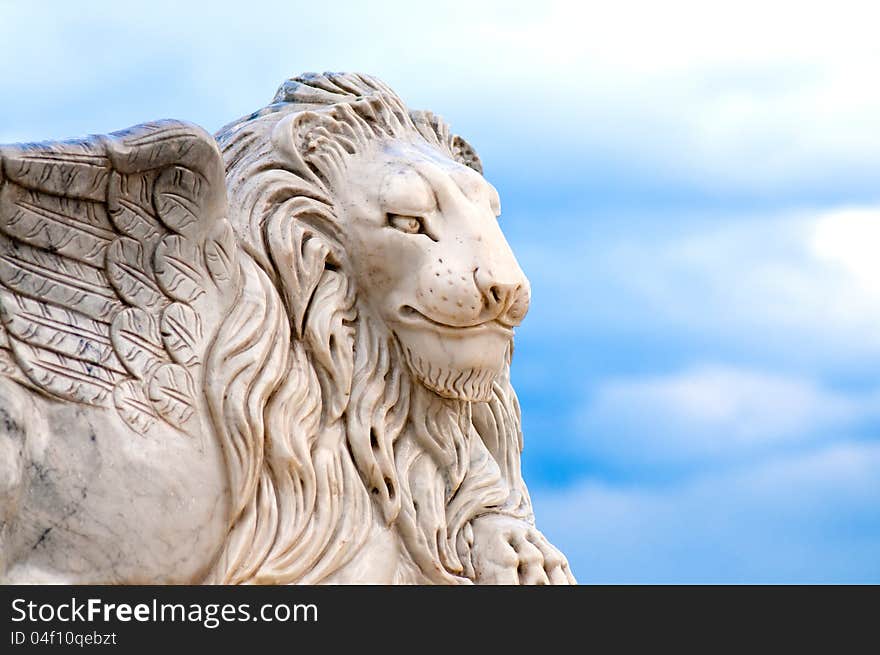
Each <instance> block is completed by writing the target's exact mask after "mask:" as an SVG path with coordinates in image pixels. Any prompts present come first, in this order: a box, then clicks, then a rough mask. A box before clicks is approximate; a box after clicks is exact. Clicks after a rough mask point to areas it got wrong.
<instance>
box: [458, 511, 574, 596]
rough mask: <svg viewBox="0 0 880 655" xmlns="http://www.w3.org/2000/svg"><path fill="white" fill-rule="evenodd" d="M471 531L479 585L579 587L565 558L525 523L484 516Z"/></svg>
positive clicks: (472, 551)
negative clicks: (573, 585)
mask: <svg viewBox="0 0 880 655" xmlns="http://www.w3.org/2000/svg"><path fill="white" fill-rule="evenodd" d="M472 529H473V546H472V549H471V560H472V563H473V571H474V581H475V582H476V583H477V584H505V585H542V584H543V585H546V584H552V585H569V584H577V582H576V581H575V579H574V576H573V575H572V573H571V569H570V568H569V566H568V561H567V560H566V559H565V556H564V555H563V554H562V553H561V552H559V550H558V549H557V548H556V547H555V546H553V545H552V544H551V543H550V542H549V541H547V538H546V537H545V536H544V535H543V534H541V532H540V531H538V530H537V529H536V528H535V527H534V526H532V525H530V524H528V523H526V522H525V521H522V520H519V519H515V518H513V517H509V516H503V515H485V516H481V517H479V518H477V519H475V520H474V521H473V523H472Z"/></svg>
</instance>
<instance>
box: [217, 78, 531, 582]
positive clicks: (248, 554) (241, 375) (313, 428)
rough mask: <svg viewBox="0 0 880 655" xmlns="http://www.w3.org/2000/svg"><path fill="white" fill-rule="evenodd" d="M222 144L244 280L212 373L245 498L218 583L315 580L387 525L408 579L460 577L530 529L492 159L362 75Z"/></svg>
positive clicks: (258, 121)
mask: <svg viewBox="0 0 880 655" xmlns="http://www.w3.org/2000/svg"><path fill="white" fill-rule="evenodd" d="M217 140H218V142H219V144H220V147H221V150H222V152H223V155H224V158H225V160H226V167H227V186H228V189H229V197H230V218H231V221H232V222H233V225H234V227H235V229H236V232H237V235H238V238H239V240H240V243H241V245H242V247H243V249H244V251H245V252H246V254H247V255H248V257H247V258H246V259H247V261H246V262H245V266H246V267H249V269H250V270H248V271H246V275H245V276H244V279H245V280H247V282H246V284H245V288H244V289H243V291H242V294H241V298H240V301H239V302H237V303H236V306H235V308H234V310H233V311H232V312H231V314H230V315H229V316H228V317H227V319H226V320H225V322H224V323H223V325H221V326H220V328H219V331H218V336H217V338H216V340H215V345H214V347H213V349H212V351H211V353H210V355H209V357H208V358H207V359H208V361H207V370H206V379H207V380H208V385H207V392H206V393H207V403H208V410H209V412H210V415H211V416H212V418H213V419H214V424H215V427H216V429H217V430H218V432H219V433H220V434H221V437H222V441H223V443H224V449H225V452H226V458H227V463H228V468H229V473H230V481H231V485H232V487H233V489H232V492H233V497H234V498H236V499H237V502H236V503H235V506H234V508H233V519H234V520H233V524H232V529H231V531H230V536H229V539H228V543H227V545H226V547H225V548H224V551H223V553H222V555H221V557H220V559H219V561H218V562H217V563H216V565H215V570H214V571H215V572H214V574H213V576H214V579H215V580H216V581H221V582H245V581H257V582H259V581H267V582H276V583H277V582H291V581H302V582H318V581H321V580H322V579H325V578H326V577H327V576H328V575H330V574H331V573H332V572H333V571H334V570H337V569H338V568H339V567H340V566H342V565H344V564H345V563H346V562H347V561H348V560H350V559H351V557H352V556H353V555H354V553H356V552H357V550H358V548H359V547H360V545H361V544H362V543H363V542H364V540H365V539H366V538H367V534H368V533H369V531H370V529H371V526H373V525H374V524H375V523H376V522H377V521H378V522H379V523H380V524H382V525H384V526H390V527H392V528H393V529H394V530H395V531H396V532H397V533H398V534H399V535H400V537H401V540H402V542H403V543H404V544H405V548H406V551H407V553H408V555H409V558H408V559H409V561H410V568H411V569H412V571H414V572H417V573H418V574H419V575H420V576H421V578H419V577H418V576H414V577H412V579H413V580H418V579H424V580H426V581H427V580H431V581H442V582H450V581H466V578H467V563H466V561H465V559H466V558H465V557H464V556H463V552H464V551H466V549H467V538H466V537H465V536H464V533H463V528H464V526H465V524H466V523H467V521H468V520H469V519H470V518H471V517H473V516H474V515H475V514H476V513H478V512H479V511H484V510H485V509H486V508H490V507H491V508H494V509H496V510H497V509H498V508H503V507H506V508H507V510H508V511H510V512H511V513H520V514H528V513H530V508H529V504H528V497H527V494H526V493H525V489H524V486H523V485H522V481H521V478H520V475H519V450H520V448H521V435H520V432H519V412H518V407H517V405H516V398H515V395H514V394H513V391H512V389H511V388H510V385H509V380H508V366H509V360H510V354H511V352H512V338H513V328H514V327H516V326H517V325H518V324H519V323H520V322H521V321H522V319H523V317H524V316H525V314H526V312H527V310H528V305H529V285H528V281H527V280H526V278H525V276H524V275H523V273H522V271H521V269H520V267H519V265H518V264H517V262H516V259H515V258H514V256H513V254H512V252H511V250H510V247H509V246H508V244H507V242H506V240H505V238H504V236H503V234H502V232H501V229H500V228H499V225H498V221H497V217H498V215H499V213H500V206H499V199H498V193H497V192H496V191H495V189H494V188H493V187H492V186H491V185H490V184H489V183H488V182H487V181H486V180H485V179H484V178H483V176H482V174H481V173H482V170H481V164H480V160H479V158H478V157H477V156H476V153H475V152H474V150H473V149H472V148H471V147H470V146H469V145H468V144H467V143H466V142H465V141H464V140H463V139H461V138H460V137H457V136H453V135H451V134H450V131H449V128H448V127H447V126H446V124H445V123H444V122H443V121H442V120H440V119H439V118H438V117H436V116H434V115H433V114H431V113H429V112H410V111H408V110H407V108H406V107H405V106H404V104H403V102H402V101H401V100H400V99H399V98H398V97H397V95H396V94H394V92H392V91H391V90H390V89H389V88H388V87H387V86H385V85H384V84H383V83H381V82H379V81H378V80H376V79H374V78H371V77H368V76H364V75H354V74H329V73H328V74H324V75H304V76H300V77H297V78H294V79H291V80H288V81H287V82H285V83H284V84H283V85H282V86H281V88H280V89H279V91H278V93H277V95H276V96H275V99H274V101H273V103H272V104H270V105H269V106H267V107H266V108H264V109H261V110H259V111H257V112H255V113H253V114H251V115H249V116H247V117H245V118H243V119H241V120H239V121H236V122H234V123H232V124H230V125H228V126H226V127H225V128H223V129H222V130H221V131H220V132H219V133H218V135H217ZM475 440H476V441H479V443H478V444H476V445H475ZM485 453H489V454H488V455H487V454H485ZM343 498H344V499H345V504H344V505H343V503H342V499H343Z"/></svg>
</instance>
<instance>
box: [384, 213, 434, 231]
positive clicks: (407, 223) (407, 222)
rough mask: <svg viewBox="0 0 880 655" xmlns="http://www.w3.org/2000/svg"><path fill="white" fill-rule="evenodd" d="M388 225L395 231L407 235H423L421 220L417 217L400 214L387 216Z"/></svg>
mask: <svg viewBox="0 0 880 655" xmlns="http://www.w3.org/2000/svg"><path fill="white" fill-rule="evenodd" d="M388 224H389V225H390V226H391V227H393V228H394V229H395V230H400V231H401V232H406V233H407V234H419V233H424V231H425V230H424V228H423V225H422V219H421V218H419V217H418V216H402V215H400V214H388Z"/></svg>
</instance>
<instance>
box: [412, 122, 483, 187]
mask: <svg viewBox="0 0 880 655" xmlns="http://www.w3.org/2000/svg"><path fill="white" fill-rule="evenodd" d="M409 116H410V118H411V119H412V122H413V124H414V125H415V126H416V129H417V130H418V131H419V134H421V135H422V136H423V137H424V138H425V139H427V141H428V142H429V143H435V144H437V145H441V146H444V147H446V148H447V149H448V150H449V151H450V152H451V153H452V157H453V159H455V161H457V162H459V163H460V164H464V165H465V166H467V167H468V168H472V169H474V170H475V171H477V173H479V174H480V175H482V174H483V162H481V161H480V157H479V155H477V151H476V150H474V147H473V146H472V145H471V144H470V143H468V142H467V141H465V140H464V139H463V138H462V137H460V136H458V135H457V134H452V133H451V132H450V130H449V124H448V123H447V122H446V121H444V120H443V119H442V118H441V117H440V116H438V115H437V114H435V113H434V112H432V111H425V110H422V109H418V110H413V111H410V112H409Z"/></svg>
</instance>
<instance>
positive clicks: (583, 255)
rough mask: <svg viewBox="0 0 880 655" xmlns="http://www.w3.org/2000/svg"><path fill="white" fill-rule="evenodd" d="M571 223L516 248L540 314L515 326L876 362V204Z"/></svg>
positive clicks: (766, 355) (792, 360)
mask: <svg viewBox="0 0 880 655" xmlns="http://www.w3.org/2000/svg"><path fill="white" fill-rule="evenodd" d="M569 218H570V220H569V223H568V224H567V225H563V226H562V227H561V228H560V227H559V226H558V224H557V223H553V222H551V221H549V220H545V221H544V224H548V225H550V226H551V227H549V228H548V229H547V231H546V232H545V233H544V234H543V235H542V239H541V240H531V241H527V240H525V239H523V240H521V242H520V243H517V244H516V245H517V254H518V257H519V259H520V261H521V263H522V264H523V267H524V269H525V270H526V271H527V273H528V274H529V275H530V277H531V278H532V287H533V297H534V302H533V304H534V306H535V308H536V311H535V312H534V313H533V314H531V315H530V316H529V318H528V320H527V323H526V325H525V327H524V329H525V330H533V331H541V332H546V333H548V334H554V333H568V332H571V331H574V332H582V331H585V330H595V329H613V330H615V331H616V332H617V333H620V334H627V335H630V337H631V338H641V339H643V340H644V339H649V340H654V339H656V338H657V337H658V336H661V335H662V336H664V337H666V338H668V339H671V338H673V337H674V338H675V339H676V340H678V341H683V340H689V341H690V342H692V343H693V344H694V348H697V347H701V348H703V349H704V350H706V351H714V352H713V354H712V355H711V356H713V357H719V356H721V357H724V356H725V354H730V355H731V356H734V355H735V353H737V352H738V353H740V354H741V353H743V352H747V353H748V354H749V355H750V357H752V358H753V360H752V361H754V358H758V361H762V362H763V365H764V366H770V367H779V366H783V367H788V368H804V367H806V368H808V369H809V370H812V371H817V370H823V371H826V372H827V371H841V370H843V369H848V370H856V369H859V370H865V371H866V370H868V369H872V368H873V369H876V368H877V367H878V366H880V328H878V326H880V264H878V262H880V257H877V256H876V255H875V252H876V251H877V249H878V247H880V227H878V226H880V207H877V206H863V207H847V206H844V207H831V208H818V209H803V210H792V211H787V212H782V213H777V214H763V215H762V214H757V215H742V216H735V215H729V214H728V215H724V216H712V215H705V216H703V217H698V218H695V217H694V216H693V215H681V216H671V217H670V216H665V215H663V214H658V215H657V216H654V217H651V216H648V217H644V216H643V217H637V218H629V217H625V218H623V219H618V220H617V221H611V220H606V221H605V222H604V223H603V222H602V221H603V219H601V218H600V219H597V222H596V223H590V222H589V221H588V217H581V218H580V220H577V219H574V218H571V217H569ZM584 225H588V226H594V225H599V226H605V227H600V228H598V229H597V228H594V227H591V228H590V229H582V228H581V226H584ZM560 262H563V263H564V265H560Z"/></svg>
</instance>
